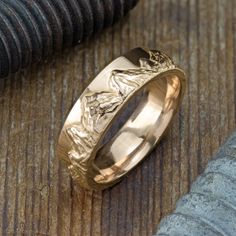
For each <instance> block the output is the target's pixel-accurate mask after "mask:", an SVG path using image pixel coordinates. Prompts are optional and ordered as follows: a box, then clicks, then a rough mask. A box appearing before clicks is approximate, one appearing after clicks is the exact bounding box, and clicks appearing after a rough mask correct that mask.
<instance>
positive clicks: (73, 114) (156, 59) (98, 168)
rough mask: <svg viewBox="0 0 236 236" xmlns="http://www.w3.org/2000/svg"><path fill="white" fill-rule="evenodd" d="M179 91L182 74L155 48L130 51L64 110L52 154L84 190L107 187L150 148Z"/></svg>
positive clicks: (172, 111) (169, 117)
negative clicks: (120, 121)
mask: <svg viewBox="0 0 236 236" xmlns="http://www.w3.org/2000/svg"><path fill="white" fill-rule="evenodd" d="M184 90H185V75H184V72H183V71H182V70H180V69H178V68H177V67H176V66H175V65H174V63H173V61H172V60H171V59H170V58H169V57H168V56H166V55H165V54H163V53H160V52H159V51H145V50H143V49H141V48H137V49H134V50H131V51H130V52H128V53H127V54H125V55H124V56H121V57H119V58H117V59H116V60H114V61H113V62H111V63H110V64H109V65H108V66H107V67H106V68H105V69H104V70H103V71H101V72H100V74H98V75H97V77H96V78H95V79H94V80H93V81H92V82H91V83H90V84H89V85H88V87H87V88H86V89H85V91H84V92H83V93H82V95H81V96H80V98H79V99H78V101H77V102H76V103H75V105H74V106H73V108H72V110H71V111H70V113H69V115H68V117H67V119H66V121H65V124H64V126H63V128H62V131H61V133H60V136H59V140H58V147H57V154H58V156H59V157H60V158H61V159H63V160H65V161H66V163H67V166H68V168H69V170H70V173H71V175H72V177H73V179H75V180H78V182H79V183H80V185H81V186H83V187H85V188H87V189H95V190H101V189H104V188H107V187H110V186H112V185H113V184H115V183H116V182H118V181H119V180H120V178H121V177H122V176H123V175H125V174H126V173H127V172H128V171H130V170H131V169H132V168H133V167H134V166H135V165H137V164H138V163H139V162H140V161H141V160H142V159H143V158H144V157H145V156H146V155H147V154H148V153H149V152H150V151H151V150H152V149H153V147H154V146H155V144H156V143H157V142H158V141H159V140H160V138H161V136H162V135H163V133H164V132H165V130H166V128H167V126H168V125H169V123H170V121H171V120H172V118H173V116H174V114H175V113H176V111H177V109H178V107H179V105H180V103H181V100H182V97H183V94H184ZM140 92H142V93H143V97H142V99H141V100H140V102H139V104H138V106H137V107H136V109H135V110H134V111H133V113H132V115H131V116H130V117H129V119H128V120H127V121H126V123H125V124H124V125H123V126H122V127H121V128H120V130H119V131H118V132H117V133H116V134H115V135H114V136H113V137H112V138H111V139H110V140H109V141H108V142H106V143H105V144H103V141H104V138H105V136H106V134H107V133H108V132H109V130H110V128H111V126H112V124H114V123H115V122H116V121H117V120H116V118H117V117H118V116H119V115H120V114H121V112H122V111H123V110H124V109H125V107H126V106H129V104H130V101H131V100H132V98H134V97H137V95H138V94H139V93H140Z"/></svg>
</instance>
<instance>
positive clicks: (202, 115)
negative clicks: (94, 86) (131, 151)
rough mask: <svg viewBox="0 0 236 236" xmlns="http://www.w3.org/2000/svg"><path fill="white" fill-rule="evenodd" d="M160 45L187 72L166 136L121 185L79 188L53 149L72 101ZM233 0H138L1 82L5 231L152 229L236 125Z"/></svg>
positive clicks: (0, 183) (0, 206)
mask: <svg viewBox="0 0 236 236" xmlns="http://www.w3.org/2000/svg"><path fill="white" fill-rule="evenodd" d="M136 46H146V47H149V48H158V49H162V50H164V51H165V52H167V53H168V54H170V55H172V56H173V57H174V58H175V61H176V62H177V63H178V64H180V65H181V67H182V68H184V69H185V70H186V72H187V75H188V79H189V80H188V90H187V93H186V96H185V99H184V102H183V105H182V108H181V111H180V113H179V115H178V116H177V117H176V119H175V120H174V124H173V125H172V129H171V130H170V132H169V134H168V136H167V137H166V139H165V140H163V141H162V142H161V143H160V145H159V146H158V147H157V148H156V149H155V150H154V151H153V152H152V154H151V155H150V156H149V157H148V158H147V159H146V160H145V161H144V162H143V163H142V164H141V165H139V166H138V167H137V168H136V169H135V170H133V171H132V172H131V173H130V175H129V176H128V177H127V178H125V179H124V180H123V181H122V182H121V183H120V184H118V185H117V186H115V187H114V188H112V189H109V190H106V191H104V192H102V193H96V192H89V191H84V190H82V189H80V188H79V187H78V186H76V185H75V184H73V183H72V182H71V179H70V177H69V175H68V172H67V170H66V169H65V168H64V166H63V165H62V164H61V163H60V162H59V161H58V159H57V158H56V157H55V145H56V140H57V137H58V133H59V131H60V128H61V126H62V123H63V121H64V120H65V117H66V114H67V112H68V111H69V109H70V107H71V105H72V104H73V102H74V101H75V100H76V98H78V96H79V94H80V93H81V92H82V90H83V89H84V88H85V86H86V85H87V84H88V83H89V82H90V81H91V79H92V78H93V77H94V75H96V74H97V73H98V72H99V71H100V70H101V69H102V68H103V67H104V66H105V65H106V64H107V63H108V62H109V61H111V60H112V59H114V58H115V57H117V56H118V55H120V54H121V53H123V52H126V51H127V50H129V49H131V48H134V47H136ZM235 55H236V2H235V0H218V1H217V0H209V1H204V0H199V1H195V0H178V1H176V0H172V1H170V0H162V1H160V0H149V1H145V0H141V1H140V3H139V5H138V6H137V7H136V8H135V9H134V10H133V11H132V12H131V14H130V16H129V17H127V18H126V19H124V21H123V22H122V23H120V24H117V25H116V26H115V27H114V28H112V29H108V30H106V31H105V32H103V33H102V34H101V35H99V36H96V37H95V38H94V39H91V40H90V41H88V42H86V43H84V44H83V45H80V46H79V47H77V48H74V49H72V50H69V51H68V52H65V53H64V54H63V55H61V56H58V57H56V58H55V59H54V60H53V61H51V62H50V63H45V65H41V66H37V67H36V66H35V68H31V69H30V70H28V71H25V72H22V73H20V74H18V75H16V76H14V77H11V78H8V79H5V80H1V81H0V126H1V128H0V141H1V147H0V212H1V219H0V229H1V233H0V235H13V234H15V235H53V236H54V235H63V236H64V235H66V236H67V235H79V236H87V235H93V236H100V235H101V236H113V235H114V236H120V235H121V236H123V235H125V236H129V235H135V236H138V235H140V236H145V235H148V236H149V235H152V233H153V232H155V231H156V227H157V224H158V222H159V221H160V219H161V218H162V217H163V216H164V215H166V214H167V213H169V212H171V211H172V210H173V208H174V206H175V203H176V201H177V199H178V198H179V197H180V196H181V195H182V194H184V193H186V192H187V191H188V189H189V186H190V184H191V182H192V181H193V180H194V179H195V178H196V176H197V175H198V174H199V173H200V172H201V171H202V170H203V168H204V167H205V165H206V163H207V161H208V159H209V158H210V156H211V155H212V154H213V153H214V152H215V151H216V149H217V148H218V147H219V145H220V144H222V143H223V142H224V140H225V138H226V137H227V136H228V135H229V134H230V133H231V132H232V131H233V130H234V128H235V97H236V96H235V82H234V80H235V78H236V75H235V74H236V57H235Z"/></svg>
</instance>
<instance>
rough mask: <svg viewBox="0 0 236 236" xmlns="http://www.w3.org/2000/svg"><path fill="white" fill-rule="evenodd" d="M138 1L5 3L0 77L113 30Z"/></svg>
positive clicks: (0, 9) (0, 7) (0, 19)
mask: <svg viewBox="0 0 236 236" xmlns="http://www.w3.org/2000/svg"><path fill="white" fill-rule="evenodd" d="M137 1H138V0H33V1H32V0H1V1H0V77H6V76H7V75H8V74H9V73H14V72H17V71H18V70H19V69H21V68H25V67H27V66H29V65H30V64H31V63H34V62H38V61H40V60H42V59H43V58H47V57H48V56H50V55H52V54H53V53H54V52H55V51H58V50H61V49H62V48H65V47H69V46H72V45H75V44H78V43H80V42H81V41H83V39H85V38H87V37H88V36H90V35H92V34H93V33H96V32H99V31H101V30H102V29H103V28H104V27H107V26H111V25H112V24H113V23H115V22H116V21H117V20H119V19H120V18H122V17H123V16H124V15H125V14H126V13H127V12H128V11H129V10H130V9H132V8H133V7H134V6H135V4H136V3H137Z"/></svg>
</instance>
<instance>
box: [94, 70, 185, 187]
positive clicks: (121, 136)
mask: <svg viewBox="0 0 236 236" xmlns="http://www.w3.org/2000/svg"><path fill="white" fill-rule="evenodd" d="M142 89H143V90H144V91H143V95H142V99H141V101H140V102H139V104H138V106H137V107H136V109H135V110H134V111H133V113H132V115H131V116H130V118H129V119H128V120H127V121H126V123H125V124H124V125H123V126H122V127H121V129H120V130H119V131H118V132H117V134H116V135H115V136H114V137H113V138H112V139H111V140H109V141H108V142H107V143H105V144H104V145H103V146H102V147H101V148H100V149H99V150H98V152H97V154H96V157H95V160H94V165H95V166H96V169H99V172H100V174H98V175H96V176H95V177H94V180H95V181H96V182H98V183H109V182H113V181H116V180H117V179H119V178H120V177H122V176H123V175H125V174H126V173H127V172H129V171H130V170H131V169H133V167H134V166H136V165H137V164H138V163H139V162H140V161H141V160H142V159H143V158H144V157H145V156H146V155H147V154H148V153H149V152H150V151H151V150H152V149H153V147H154V146H155V144H156V143H157V142H158V140H160V138H161V136H162V135H163V134H164V132H165V131H166V129H167V126H168V125H169V123H170V121H171V120H172V118H173V116H174V114H175V111H176V109H177V107H178V106H179V104H180V101H181V96H180V93H181V81H180V78H179V77H178V76H176V75H174V74H173V75H172V74H168V75H164V76H162V77H158V79H153V80H152V81H151V82H150V83H148V84H147V85H146V86H145V87H144V88H142Z"/></svg>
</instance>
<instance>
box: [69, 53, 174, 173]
mask: <svg viewBox="0 0 236 236" xmlns="http://www.w3.org/2000/svg"><path fill="white" fill-rule="evenodd" d="M139 63H140V67H139V68H135V69H126V70H113V71H112V72H111V75H110V78H109V90H108V91H97V92H96V91H95V92H94V91H90V90H89V89H87V90H86V92H85V95H84V96H83V98H82V104H81V110H82V117H81V123H80V124H79V125H72V126H71V127H69V128H68V129H67V134H68V136H69V137H70V139H71V140H72V142H73V145H72V149H71V151H70V152H69V153H68V155H69V158H70V160H71V165H70V166H69V169H70V171H71V174H72V177H74V178H82V176H83V174H85V172H86V171H85V170H86V166H87V162H88V161H89V157H90V154H91V152H92V150H93V148H94V146H95V145H96V143H97V140H98V138H99V136H100V134H101V133H102V132H103V131H104V129H105V128H106V125H107V124H108V123H109V122H108V121H109V119H111V118H112V117H113V115H114V112H116V110H117V108H118V107H119V106H121V105H122V104H123V102H124V100H125V99H126V98H127V96H128V95H129V94H130V93H131V92H133V91H135V90H136V89H137V88H139V87H140V86H142V85H143V84H144V83H145V82H146V81H147V80H148V79H149V78H150V75H151V74H153V73H159V72H160V71H162V70H167V69H169V68H174V67H175V65H174V64H173V62H172V61H171V59H170V58H169V57H168V56H166V55H164V54H162V53H160V52H159V51H150V52H149V59H147V58H140V60H139Z"/></svg>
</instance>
